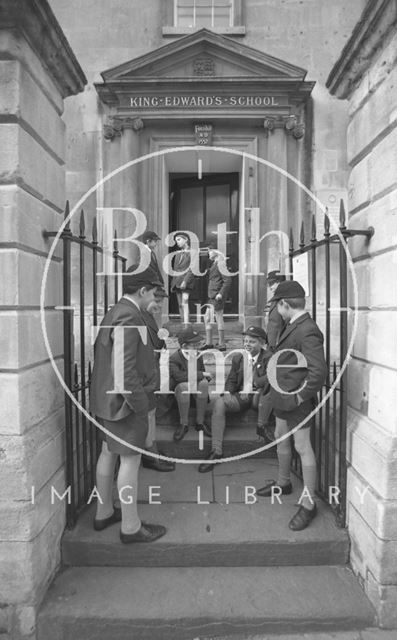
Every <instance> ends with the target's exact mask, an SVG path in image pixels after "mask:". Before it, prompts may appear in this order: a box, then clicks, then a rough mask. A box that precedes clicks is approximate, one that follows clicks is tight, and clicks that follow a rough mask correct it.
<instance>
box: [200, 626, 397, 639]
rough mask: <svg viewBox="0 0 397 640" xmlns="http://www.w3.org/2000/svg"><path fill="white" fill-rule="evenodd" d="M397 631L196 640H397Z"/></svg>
mask: <svg viewBox="0 0 397 640" xmlns="http://www.w3.org/2000/svg"><path fill="white" fill-rule="evenodd" d="M396 637H397V631H396V630H395V629H394V630H392V631H388V630H385V629H378V628H371V629H360V630H357V631H333V632H328V633H322V632H317V633H300V632H298V634H295V633H294V634H290V633H289V634H287V635H285V634H282V635H279V634H277V635H274V634H271V635H269V634H266V635H260V636H258V635H255V636H251V635H249V636H247V635H237V636H236V635H234V636H227V637H226V636H223V637H220V636H212V637H206V638H204V637H203V636H201V637H197V638H194V640H396Z"/></svg>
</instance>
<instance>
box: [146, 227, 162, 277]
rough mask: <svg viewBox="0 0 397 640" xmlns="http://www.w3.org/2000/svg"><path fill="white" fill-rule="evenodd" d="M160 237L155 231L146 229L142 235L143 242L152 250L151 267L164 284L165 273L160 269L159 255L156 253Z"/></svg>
mask: <svg viewBox="0 0 397 640" xmlns="http://www.w3.org/2000/svg"><path fill="white" fill-rule="evenodd" d="M159 240H160V238H159V236H158V235H157V233H156V232H155V231H149V230H147V231H145V232H144V233H143V234H142V236H141V242H142V243H143V244H144V245H145V247H147V249H148V251H150V265H149V268H150V269H153V271H154V272H155V274H156V276H157V280H158V281H159V282H161V284H162V285H163V286H164V278H163V274H162V273H161V271H160V266H159V263H158V260H157V256H156V253H155V249H156V247H157V244H158V242H159Z"/></svg>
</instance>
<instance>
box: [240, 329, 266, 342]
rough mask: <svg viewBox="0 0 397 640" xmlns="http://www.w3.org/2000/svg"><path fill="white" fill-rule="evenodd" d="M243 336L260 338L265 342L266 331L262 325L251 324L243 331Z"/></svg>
mask: <svg viewBox="0 0 397 640" xmlns="http://www.w3.org/2000/svg"><path fill="white" fill-rule="evenodd" d="M243 336H251V338H261V340H265V341H266V342H267V333H266V331H265V330H264V329H262V327H255V326H251V327H248V328H247V329H246V330H245V331H243Z"/></svg>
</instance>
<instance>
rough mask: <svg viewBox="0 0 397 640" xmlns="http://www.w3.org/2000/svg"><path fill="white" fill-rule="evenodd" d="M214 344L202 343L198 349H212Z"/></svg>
mask: <svg viewBox="0 0 397 640" xmlns="http://www.w3.org/2000/svg"><path fill="white" fill-rule="evenodd" d="M213 348H214V345H213V344H203V346H202V347H200V349H199V351H206V350H207V349H213Z"/></svg>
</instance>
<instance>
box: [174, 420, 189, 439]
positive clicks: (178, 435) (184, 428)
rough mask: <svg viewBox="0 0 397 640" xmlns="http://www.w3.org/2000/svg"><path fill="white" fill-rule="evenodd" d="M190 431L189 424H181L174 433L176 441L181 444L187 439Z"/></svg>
mask: <svg viewBox="0 0 397 640" xmlns="http://www.w3.org/2000/svg"><path fill="white" fill-rule="evenodd" d="M188 431H189V427H188V425H187V424H180V425H179V427H177V428H176V429H175V431H174V440H175V442H179V440H182V438H184V437H185V435H186V434H187V432H188Z"/></svg>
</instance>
